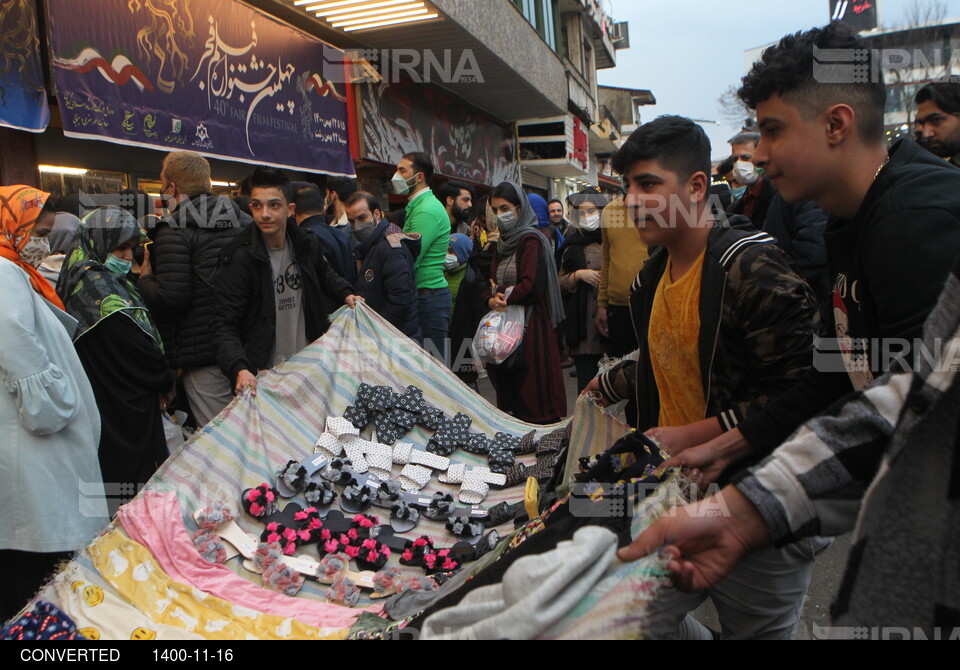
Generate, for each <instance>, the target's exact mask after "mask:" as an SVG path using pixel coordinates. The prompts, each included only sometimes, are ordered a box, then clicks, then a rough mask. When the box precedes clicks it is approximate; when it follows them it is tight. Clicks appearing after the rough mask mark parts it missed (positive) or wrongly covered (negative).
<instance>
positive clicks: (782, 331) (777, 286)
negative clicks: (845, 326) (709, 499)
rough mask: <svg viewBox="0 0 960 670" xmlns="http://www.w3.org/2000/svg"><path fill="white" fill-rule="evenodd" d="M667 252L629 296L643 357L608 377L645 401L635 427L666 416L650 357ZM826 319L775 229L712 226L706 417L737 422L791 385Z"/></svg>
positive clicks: (704, 290)
mask: <svg viewBox="0 0 960 670" xmlns="http://www.w3.org/2000/svg"><path fill="white" fill-rule="evenodd" d="M668 258H669V255H668V254H667V251H666V249H663V248H661V249H659V250H657V251H656V252H655V253H654V254H653V255H652V256H651V257H650V260H648V261H647V263H646V265H644V267H643V270H641V271H640V274H639V275H638V277H637V280H636V281H635V282H634V285H633V287H632V289H631V295H630V314H631V316H632V319H633V324H634V329H635V331H636V334H637V341H638V342H639V345H640V346H639V353H640V355H639V358H638V362H636V363H634V362H632V361H630V362H624V363H621V364H620V365H619V366H617V367H615V368H613V369H612V370H611V371H610V372H607V373H605V374H603V375H601V376H600V389H601V391H602V392H603V394H604V395H605V396H606V397H607V398H609V399H610V400H612V401H618V400H621V399H625V398H631V399H635V400H636V401H637V403H636V404H637V417H636V426H635V427H636V428H637V429H638V430H640V431H647V430H649V429H650V428H654V427H656V426H658V424H659V421H660V393H659V391H658V388H657V382H656V378H655V377H654V371H653V365H652V364H651V362H650V348H649V344H648V339H649V338H648V333H649V327H650V314H651V312H652V310H653V299H654V296H655V295H656V292H657V287H658V286H659V284H660V279H661V278H662V277H663V273H664V272H665V271H666V267H667V260H668ZM818 328H819V318H818V316H817V303H816V298H815V297H814V295H813V292H812V291H811V290H810V287H809V286H807V284H806V282H805V281H803V279H802V278H800V277H799V276H798V275H797V274H796V273H795V272H794V271H793V270H791V268H790V264H789V261H788V260H787V258H786V255H785V254H784V252H783V251H782V250H781V249H780V248H779V247H777V246H776V242H775V240H774V239H773V238H771V237H770V236H769V235H766V234H765V233H759V232H756V231H754V230H753V228H752V225H751V223H750V221H749V220H748V219H746V218H745V217H742V216H741V217H734V218H731V219H730V220H729V222H728V223H727V224H725V225H724V226H718V227H717V228H714V229H713V230H712V231H711V233H710V239H709V241H708V242H707V253H706V257H705V258H704V262H703V278H702V282H701V288H700V340H699V350H700V371H701V375H702V380H701V381H702V384H703V391H704V396H705V399H706V407H707V412H706V416H708V417H714V416H715V417H717V419H718V420H719V422H720V425H721V427H722V428H723V429H724V430H731V429H733V428H734V427H736V426H737V424H738V423H740V421H742V420H743V419H744V417H746V416H748V415H750V414H751V413H753V412H756V411H758V410H759V408H761V407H763V406H764V405H765V404H766V403H767V402H769V401H770V400H771V399H773V398H775V397H777V396H779V395H780V394H782V393H784V392H785V391H787V390H788V389H789V388H790V387H791V386H792V385H793V384H794V383H795V382H796V381H797V380H798V379H799V378H800V377H801V376H802V374H803V372H804V371H805V370H807V369H809V367H810V365H811V360H812V356H811V353H812V350H813V344H814V339H815V336H816V333H817V331H818Z"/></svg>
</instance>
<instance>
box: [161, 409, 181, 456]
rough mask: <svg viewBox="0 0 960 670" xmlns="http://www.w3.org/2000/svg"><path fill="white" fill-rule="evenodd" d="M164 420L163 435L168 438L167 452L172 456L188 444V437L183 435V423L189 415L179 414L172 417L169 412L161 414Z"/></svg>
mask: <svg viewBox="0 0 960 670" xmlns="http://www.w3.org/2000/svg"><path fill="white" fill-rule="evenodd" d="M161 417H162V418H163V434H164V437H166V438H167V451H169V452H170V453H171V454H172V453H173V452H175V451H176V450H177V449H179V448H180V447H181V445H183V443H184V442H186V441H187V440H186V436H185V435H184V434H183V422H184V421H185V420H186V418H187V415H186V414H185V413H184V412H177V413H176V417H173V416H170V413H169V412H163V413H162V414H161Z"/></svg>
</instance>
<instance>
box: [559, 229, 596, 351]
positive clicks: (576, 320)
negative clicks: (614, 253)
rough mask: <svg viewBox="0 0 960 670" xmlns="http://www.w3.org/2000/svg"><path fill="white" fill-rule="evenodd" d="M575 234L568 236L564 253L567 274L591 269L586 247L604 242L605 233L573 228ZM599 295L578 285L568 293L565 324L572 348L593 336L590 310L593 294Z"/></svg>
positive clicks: (590, 288)
mask: <svg viewBox="0 0 960 670" xmlns="http://www.w3.org/2000/svg"><path fill="white" fill-rule="evenodd" d="M570 230H571V231H572V232H571V233H570V236H569V237H567V244H566V248H565V249H564V251H563V262H562V263H561V267H562V268H563V271H564V272H565V273H566V274H573V273H574V272H576V271H577V270H585V269H587V253H586V248H587V247H588V246H589V245H591V244H602V243H603V232H602V231H601V230H600V229H599V228H598V229H597V230H592V231H586V230H583V229H582V228H570ZM591 293H594V294H595V293H597V289H595V288H594V287H592V286H590V285H589V284H584V283H583V282H577V290H576V291H574V292H573V293H570V294H567V297H566V298H565V299H564V301H563V306H564V309H565V310H566V312H567V320H566V321H564V329H563V330H564V337H565V339H566V342H567V344H568V345H570V346H571V347H575V346H577V345H578V344H580V343H581V342H583V341H584V340H586V339H587V335H588V333H589V330H588V326H587V319H590V318H591V315H590V314H589V313H588V311H587V309H588V307H589V304H590V303H589V301H590V294H591Z"/></svg>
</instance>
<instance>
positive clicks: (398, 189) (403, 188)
mask: <svg viewBox="0 0 960 670" xmlns="http://www.w3.org/2000/svg"><path fill="white" fill-rule="evenodd" d="M410 182H413V183H412V184H411V183H410ZM416 183H417V178H416V176H414V177H413V178H412V179H404V178H403V175H402V174H400V173H399V172H397V173H396V174H395V175H393V179H391V180H390V184H391V186H393V192H394V193H396V194H397V195H407V194H408V193H410V190H411V189H412V188H413V187H414V186H415V185H416Z"/></svg>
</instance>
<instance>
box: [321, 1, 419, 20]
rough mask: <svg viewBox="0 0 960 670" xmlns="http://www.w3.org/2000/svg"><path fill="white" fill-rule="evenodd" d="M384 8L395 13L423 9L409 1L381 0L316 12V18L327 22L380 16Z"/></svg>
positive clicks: (417, 3) (416, 3)
mask: <svg viewBox="0 0 960 670" xmlns="http://www.w3.org/2000/svg"><path fill="white" fill-rule="evenodd" d="M396 5H403V7H397V6H396ZM385 7H391V8H392V9H391V11H397V10H400V9H412V8H414V7H423V3H422V2H414V3H411V2H410V0H383V2H373V3H369V4H366V5H357V6H356V7H346V8H341V9H331V10H324V11H322V12H317V16H318V17H323V18H326V19H327V20H331V19H332V17H337V18H338V19H341V18H352V17H354V16H367V15H369V14H381V13H383V11H384V9H383V8H385ZM377 8H379V9H377ZM358 9H362V10H364V11H363V12H357V10H358ZM366 10H376V11H366ZM350 12H353V13H352V14H351V13H350ZM341 15H343V16H341Z"/></svg>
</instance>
